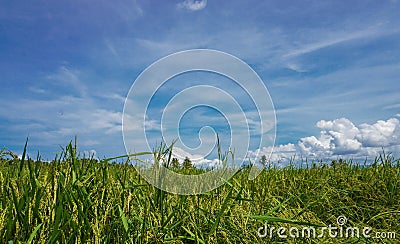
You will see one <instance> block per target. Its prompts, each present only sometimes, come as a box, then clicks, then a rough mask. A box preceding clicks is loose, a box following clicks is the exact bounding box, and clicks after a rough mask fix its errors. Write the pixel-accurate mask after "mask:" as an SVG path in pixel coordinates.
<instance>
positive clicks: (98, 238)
mask: <svg viewBox="0 0 400 244" xmlns="http://www.w3.org/2000/svg"><path fill="white" fill-rule="evenodd" d="M26 149H27V143H26V144H25V148H24V153H23V155H22V157H21V158H20V159H19V158H18V157H16V156H15V154H13V153H12V152H9V151H7V150H2V151H1V160H0V243H265V242H267V243H269V242H271V243H273V242H289V243H341V242H353V243H360V242H361V243H365V242H366V243H377V242H378V243H379V242H380V243H398V242H399V240H400V239H399V238H400V194H399V188H400V165H399V159H396V158H394V157H393V156H392V155H391V154H387V153H385V152H382V154H380V155H378V156H377V157H376V159H375V161H374V163H373V164H372V165H371V166H369V167H362V165H361V166H360V164H357V163H353V162H347V161H344V160H342V161H341V162H342V163H341V164H340V165H338V164H336V165H335V164H333V165H332V166H327V167H323V166H315V165H314V167H307V168H297V167H294V166H293V165H291V166H288V167H285V168H282V169H278V168H275V167H269V168H268V169H266V170H264V171H263V172H262V173H261V174H260V175H259V176H258V177H257V178H256V179H255V180H253V181H249V180H248V174H249V168H248V167H244V168H243V169H241V170H240V171H239V172H238V173H237V174H236V175H235V176H234V177H233V178H231V179H230V180H229V181H228V182H227V183H226V184H225V185H223V186H221V187H219V188H217V189H215V190H214V191H211V192H207V193H204V194H200V195H193V196H182V195H175V194H170V193H167V192H164V191H162V190H159V189H157V188H155V187H153V186H152V185H150V184H148V183H147V182H146V181H144V180H143V178H142V177H141V176H140V175H139V174H138V173H137V171H136V169H135V168H134V167H133V166H132V162H131V161H130V160H134V159H135V156H138V155H139V154H138V155H130V157H127V156H121V157H118V158H110V159H103V160H97V159H95V158H93V157H92V158H90V157H89V158H85V157H82V156H81V155H80V153H79V151H78V148H77V145H76V143H75V144H74V143H68V145H67V146H66V147H65V148H64V150H63V151H62V152H61V153H60V154H58V155H56V156H55V158H54V160H52V161H51V162H42V161H41V159H40V155H38V156H37V158H36V159H31V158H29V157H26ZM157 150H158V151H156V152H157V153H154V154H153V155H154V156H155V157H158V158H156V160H161V161H163V162H164V163H165V165H170V161H171V160H172V158H171V154H170V150H171V148H169V147H160V148H158V149H157ZM117 159H118V160H119V161H120V160H124V163H121V162H116V161H117ZM174 170H175V171H176V172H182V173H185V174H188V173H190V172H191V170H192V172H193V173H194V174H199V173H202V171H201V170H200V169H196V168H194V167H189V168H183V169H180V168H175V169H174ZM338 216H346V217H347V220H348V222H347V225H349V226H354V227H360V228H362V227H364V226H369V227H371V228H372V230H373V233H372V234H371V235H373V234H374V233H376V232H382V233H395V234H396V236H392V237H393V238H385V239H383V238H381V239H377V238H365V237H359V238H329V237H326V236H325V237H323V238H318V237H317V238H309V237H305V238H304V237H301V238H282V237H280V236H279V235H276V234H275V235H273V236H268V237H265V238H261V237H260V236H259V234H258V230H259V229H260V227H262V226H263V225H264V224H265V223H268V225H270V226H274V227H276V228H279V227H286V228H290V227H299V228H300V227H303V226H313V227H315V228H319V227H322V226H329V225H332V226H337V222H336V221H337V217H338Z"/></svg>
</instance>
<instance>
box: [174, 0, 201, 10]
mask: <svg viewBox="0 0 400 244" xmlns="http://www.w3.org/2000/svg"><path fill="white" fill-rule="evenodd" d="M206 5H207V0H200V1H196V0H185V1H183V2H181V3H178V5H177V6H178V8H185V9H188V10H191V11H198V10H202V9H203V8H205V7H206Z"/></svg>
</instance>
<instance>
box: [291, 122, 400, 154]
mask: <svg viewBox="0 0 400 244" xmlns="http://www.w3.org/2000/svg"><path fill="white" fill-rule="evenodd" d="M399 124H400V123H399V120H398V119H396V118H391V119H388V120H387V121H383V120H379V121H377V122H376V123H375V124H372V125H370V124H366V123H364V124H361V125H359V126H358V127H357V126H355V125H354V124H353V123H352V122H351V121H350V120H348V119H346V118H341V119H336V120H333V121H325V120H321V121H319V122H318V123H317V127H319V128H320V129H321V135H320V137H319V138H316V137H314V136H310V137H305V138H301V140H300V141H299V143H298V147H299V149H300V152H301V153H302V154H303V155H305V156H308V157H315V158H318V157H319V158H326V157H330V156H333V155H351V156H360V157H362V156H368V155H373V154H375V153H376V152H377V151H379V150H381V148H382V147H391V146H397V145H400V126H399Z"/></svg>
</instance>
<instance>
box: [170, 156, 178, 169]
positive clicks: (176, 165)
mask: <svg viewBox="0 0 400 244" xmlns="http://www.w3.org/2000/svg"><path fill="white" fill-rule="evenodd" d="M171 166H172V168H175V169H177V168H179V166H180V165H179V160H178V159H177V158H172V161H171Z"/></svg>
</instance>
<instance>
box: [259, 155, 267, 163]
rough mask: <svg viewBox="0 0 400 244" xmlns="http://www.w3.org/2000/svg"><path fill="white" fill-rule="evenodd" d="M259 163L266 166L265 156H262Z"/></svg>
mask: <svg viewBox="0 0 400 244" xmlns="http://www.w3.org/2000/svg"><path fill="white" fill-rule="evenodd" d="M260 163H262V164H263V165H265V166H266V165H267V156H265V155H262V156H261V158H260Z"/></svg>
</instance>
